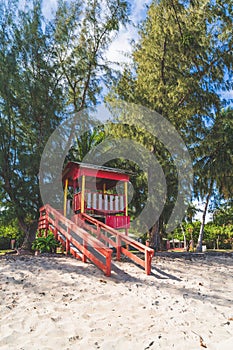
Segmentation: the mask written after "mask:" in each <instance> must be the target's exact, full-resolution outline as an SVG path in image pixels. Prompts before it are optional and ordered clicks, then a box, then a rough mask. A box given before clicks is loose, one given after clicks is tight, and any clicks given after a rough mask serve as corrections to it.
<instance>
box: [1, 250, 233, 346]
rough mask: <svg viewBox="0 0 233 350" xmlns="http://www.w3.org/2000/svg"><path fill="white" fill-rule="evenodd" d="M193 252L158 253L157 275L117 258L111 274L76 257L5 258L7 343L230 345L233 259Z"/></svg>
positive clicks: (4, 342) (3, 312)
mask: <svg viewBox="0 0 233 350" xmlns="http://www.w3.org/2000/svg"><path fill="white" fill-rule="evenodd" d="M176 256H177V255H176ZM190 256H191V255H190ZM190 256H188V255H187V256H185V257H182V256H181V257H179V258H173V257H172V256H171V255H166V254H161V255H159V256H156V257H155V258H153V264H152V274H151V275H150V276H146V275H145V274H144V271H143V270H142V269H140V268H139V267H138V266H135V265H134V264H132V263H130V262H116V261H114V265H115V267H114V271H113V273H112V276H111V277H105V276H104V275H103V273H102V272H101V271H99V270H98V269H97V268H96V267H95V266H94V265H92V264H91V263H87V264H84V263H82V262H80V261H78V260H75V259H74V258H71V257H65V256H60V257H54V256H28V255H18V256H17V255H9V256H4V257H2V258H1V259H0V269H1V277H0V278H1V283H0V296H1V298H0V303H1V309H0V310H1V312H0V334H1V338H0V339H1V340H0V349H1V350H11V349H12V350H13V349H14V350H29V349H30V350H32V349H33V350H43V349H46V350H50V349H51V350H54V349H62V350H71V349H72V350H73V349H75V350H84V349H85V350H86V349H88V350H89V349H93V350H95V349H103V350H110V349H117V350H118V349H119V350H121V349H122V350H125V349H126V350H128V349H129V350H131V349H133V350H144V349H145V350H146V349H151V350H152V349H169V350H170V349H177V350H178V349H179V350H183V349H188V350H198V349H204V348H207V349H213V350H230V349H232V348H233V257H232V255H229V257H225V256H212V255H208V254H205V255H198V256H195V255H192V258H190Z"/></svg>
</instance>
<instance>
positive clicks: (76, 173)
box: [38, 162, 154, 276]
mask: <svg viewBox="0 0 233 350" xmlns="http://www.w3.org/2000/svg"><path fill="white" fill-rule="evenodd" d="M129 176H130V175H129V173H126V172H125V171H123V170H119V169H114V168H108V167H103V166H97V165H93V164H84V163H77V162H69V163H68V164H67V165H66V166H65V168H64V171H63V174H62V182H63V186H64V212H63V213H61V212H60V210H56V209H54V208H52V207H51V206H50V205H49V204H45V205H44V206H43V207H42V208H40V218H39V223H38V230H39V232H40V234H43V232H44V235H47V232H48V230H50V231H51V232H52V233H53V234H54V237H55V238H56V239H57V240H58V241H59V242H61V244H62V246H63V249H64V250H65V251H66V254H68V253H71V254H72V255H73V256H74V257H75V258H77V259H81V260H82V261H83V262H86V261H87V259H88V260H90V261H91V262H93V263H94V264H95V265H96V266H98V267H99V268H100V269H101V270H102V271H104V273H105V274H106V276H110V275H111V269H112V267H111V266H112V252H113V249H112V248H114V249H115V251H116V258H117V260H118V261H119V260H120V259H121V255H122V254H123V255H125V256H127V257H128V258H129V259H131V260H132V261H134V262H135V263H136V264H138V265H140V266H142V267H143V268H144V269H145V272H146V273H147V274H148V275H149V274H150V272H151V261H152V257H153V255H154V250H153V249H151V248H150V247H147V246H145V245H144V244H142V243H140V242H138V241H136V240H134V239H133V238H131V237H129V236H128V234H127V233H128V232H127V230H128V228H129V225H130V217H129V215H128V183H129ZM119 185H121V186H119ZM119 187H121V189H122V190H121V191H119ZM120 229H123V230H124V231H125V232H121V230H120ZM131 248H132V249H133V250H131ZM137 252H140V253H142V254H143V255H144V258H143V256H138V255H137V254H136V253H137Z"/></svg>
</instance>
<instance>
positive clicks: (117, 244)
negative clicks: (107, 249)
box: [72, 214, 154, 275]
mask: <svg viewBox="0 0 233 350" xmlns="http://www.w3.org/2000/svg"><path fill="white" fill-rule="evenodd" d="M72 220H74V221H75V222H76V223H77V225H79V226H81V227H82V228H84V229H85V231H88V232H90V233H91V234H92V235H94V236H95V237H96V238H98V239H99V240H101V241H102V242H103V243H104V244H105V245H107V246H112V247H114V248H115V249H116V252H117V260H120V258H121V254H123V255H125V256H127V257H128V258H129V259H131V260H132V261H134V262H135V263H137V264H139V265H140V266H142V267H143V268H144V269H145V272H146V274H147V275H149V274H150V273H151V261H152V257H153V256H154V250H153V249H151V248H150V247H147V246H145V245H144V244H142V243H140V242H137V241H135V240H134V239H132V238H130V237H129V236H126V235H125V234H123V233H122V232H119V231H117V230H115V229H114V228H111V227H109V226H107V225H105V224H104V223H102V222H100V221H98V220H96V219H94V218H93V217H91V216H89V215H87V214H80V215H74V217H73V218H72ZM124 246H125V247H124ZM129 246H130V247H131V248H133V249H134V250H135V251H136V252H141V253H143V255H144V259H142V258H140V257H139V256H138V255H136V254H135V252H132V251H130V250H128V249H127V247H129Z"/></svg>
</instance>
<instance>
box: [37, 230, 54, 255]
mask: <svg viewBox="0 0 233 350" xmlns="http://www.w3.org/2000/svg"><path fill="white" fill-rule="evenodd" d="M57 247H60V243H59V242H58V241H57V240H56V239H55V238H54V235H53V233H52V232H50V231H49V232H48V234H47V236H39V235H38V234H37V237H36V239H35V240H34V242H33V243H32V249H33V250H38V251H39V252H40V253H54V252H55V251H56V248H57Z"/></svg>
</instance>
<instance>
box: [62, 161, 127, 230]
mask: <svg viewBox="0 0 233 350" xmlns="http://www.w3.org/2000/svg"><path fill="white" fill-rule="evenodd" d="M62 181H63V186H64V216H67V215H69V214H70V211H72V212H73V213H75V214H79V213H81V214H83V213H86V214H88V215H90V216H92V217H95V218H96V219H98V220H99V221H102V222H103V223H105V224H106V225H108V226H110V227H112V228H115V229H125V233H126V234H127V230H128V228H129V226H130V217H129V215H128V183H129V173H126V172H125V171H123V170H120V169H115V168H109V167H104V166H98V165H93V164H85V163H79V162H69V163H68V164H67V165H66V166H65V168H64V171H63V175H62ZM120 184H121V185H122V186H120V187H121V188H122V189H123V191H122V193H121V194H119V193H118V192H119V191H117V188H119V185H120Z"/></svg>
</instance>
